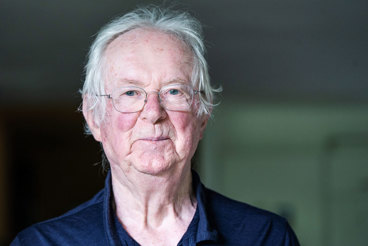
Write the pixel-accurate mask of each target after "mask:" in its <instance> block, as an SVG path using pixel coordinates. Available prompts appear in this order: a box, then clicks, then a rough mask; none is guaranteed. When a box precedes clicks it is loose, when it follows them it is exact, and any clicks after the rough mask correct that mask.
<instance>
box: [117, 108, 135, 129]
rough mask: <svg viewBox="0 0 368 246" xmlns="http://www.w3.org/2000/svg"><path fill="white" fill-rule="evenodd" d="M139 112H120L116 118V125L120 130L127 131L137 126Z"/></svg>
mask: <svg viewBox="0 0 368 246" xmlns="http://www.w3.org/2000/svg"><path fill="white" fill-rule="evenodd" d="M137 118H138V117H137V113H130V114H122V113H120V114H119V115H118V117H117V119H116V126H117V128H118V130H119V131H122V132H127V131H129V130H130V129H132V128H133V127H134V126H135V123H136V122H137Z"/></svg>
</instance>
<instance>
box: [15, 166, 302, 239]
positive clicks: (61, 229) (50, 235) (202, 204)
mask: <svg viewBox="0 0 368 246" xmlns="http://www.w3.org/2000/svg"><path fill="white" fill-rule="evenodd" d="M192 173H193V175H192V176H193V189H194V192H195V194H196V198H197V209H196V212H195V214H194V217H193V219H192V221H191V223H190V225H189V226H188V229H187V231H186V232H185V233H184V235H183V237H182V238H181V240H180V241H179V243H178V245H180V246H192V245H244V246H298V245H299V243H298V240H297V238H296V236H295V234H294V232H293V230H292V229H291V228H290V226H289V225H288V223H287V222H286V220H285V219H283V218H282V217H280V216H278V215H275V214H273V213H270V212H267V211H265V210H262V209H258V208H255V207H253V206H250V205H248V204H245V203H241V202H237V201H234V200H231V199H229V198H227V197H224V196H222V195H220V194H218V193H216V192H214V191H212V190H210V189H207V188H206V187H204V185H203V184H202V183H201V182H200V180H199V176H198V175H197V174H196V173H195V172H194V171H193V172H192ZM112 199H113V195H112V189H111V174H110V173H108V175H107V177H106V183H105V188H104V189H103V190H102V191H100V192H99V193H98V194H96V195H95V196H94V197H93V198H92V199H91V200H89V201H87V202H86V203H83V204H82V205H80V206H78V207H77V208H75V209H73V210H71V211H69V212H67V213H65V214H64V215H62V216H60V217H57V218H54V219H51V220H47V221H44V222H40V223H38V224H35V225H32V226H31V227H29V228H27V229H25V230H24V231H22V232H20V233H19V234H18V235H17V237H16V238H15V239H14V241H13V242H12V243H11V246H18V245H24V246H28V245H32V246H34V245H40V246H46V245H63V246H66V245H68V246H74V245H75V246H76V245H78V246H80V245H88V246H90V245H96V246H97V245H99V246H101V245H110V246H120V245H124V246H133V245H134V246H137V245H139V244H138V243H137V242H136V241H135V240H134V239H133V238H132V237H130V236H129V234H128V233H127V232H126V231H125V230H124V228H123V227H122V225H121V224H120V222H119V220H118V218H117V216H116V214H115V212H114V210H113V209H112Z"/></svg>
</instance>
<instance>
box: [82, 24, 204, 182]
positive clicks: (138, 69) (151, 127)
mask: <svg viewBox="0 0 368 246" xmlns="http://www.w3.org/2000/svg"><path fill="white" fill-rule="evenodd" d="M192 67H193V62H192V53H191V51H190V50H189V49H188V48H187V47H185V46H184V45H183V43H182V42H180V41H179V40H178V39H176V38H174V37H173V36H170V35H167V34H164V33H161V32H157V31H152V30H144V29H134V30H132V31H129V32H127V33H125V34H123V35H121V36H119V37H118V38H116V39H115V40H114V41H112V42H111V43H110V44H109V45H108V47H107V49H106V51H105V60H104V75H103V77H104V81H105V91H106V94H110V93H112V92H113V91H114V90H115V89H116V88H119V87H121V86H130V85H134V86H138V87H141V88H143V89H144V90H146V91H147V92H148V98H147V103H146V104H145V106H144V108H143V109H142V111H140V112H136V113H120V112H118V111H116V110H115V109H114V108H113V105H112V102H111V100H109V101H108V102H107V109H106V115H105V120H104V121H103V122H102V123H101V124H100V126H99V127H91V124H89V126H90V128H92V133H93V135H94V137H95V138H96V140H98V141H100V142H102V144H103V148H104V151H105V154H106V156H107V158H108V160H109V162H110V165H111V168H112V169H114V168H116V167H120V168H122V169H123V170H124V172H130V171H133V169H134V170H135V171H138V172H142V173H146V174H151V175H159V174H161V173H163V172H165V171H169V170H171V171H173V170H182V169H183V168H185V167H188V166H189V165H190V159H191V158H192V156H193V154H194V152H195V149H196V148H197V144H198V142H199V140H200V138H201V137H202V133H203V130H204V128H205V125H206V121H207V117H199V118H198V117H197V116H196V106H194V107H192V109H193V110H192V111H191V112H179V111H168V110H165V109H164V108H162V107H161V105H160V103H159V98H158V95H157V93H150V92H152V91H155V92H157V91H159V90H160V89H161V87H163V86H165V85H168V84H174V83H175V84H177V83H183V84H188V85H190V84H191V82H190V78H191V74H192ZM194 105H195V104H194ZM87 120H88V119H87ZM88 123H90V122H88Z"/></svg>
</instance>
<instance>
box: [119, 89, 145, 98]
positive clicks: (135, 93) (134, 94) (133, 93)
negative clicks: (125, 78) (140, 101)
mask: <svg viewBox="0 0 368 246" xmlns="http://www.w3.org/2000/svg"><path fill="white" fill-rule="evenodd" d="M141 94H142V93H141V92H140V91H139V90H128V91H124V92H123V93H122V94H121V96H127V97H137V96H140V95H141Z"/></svg>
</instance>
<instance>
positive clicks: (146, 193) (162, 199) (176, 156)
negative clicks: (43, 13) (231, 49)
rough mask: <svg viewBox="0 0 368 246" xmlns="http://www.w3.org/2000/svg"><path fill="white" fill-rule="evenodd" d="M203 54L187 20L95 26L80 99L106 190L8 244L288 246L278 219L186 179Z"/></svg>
mask: <svg viewBox="0 0 368 246" xmlns="http://www.w3.org/2000/svg"><path fill="white" fill-rule="evenodd" d="M203 54H204V45H203V41H202V38H201V26H200V24H199V23H198V22H197V21H196V20H195V19H193V18H192V17H191V16H190V15H188V14H187V13H183V12H180V13H179V12H175V11H170V10H161V9H159V8H143V9H137V10H135V11H133V12H131V13H128V14H126V15H124V16H122V17H121V18H118V19H116V20H114V21H113V22H111V23H110V24H108V25H107V26H105V27H104V28H103V29H102V30H101V31H100V33H99V35H98V36H97V38H96V40H95V41H94V43H93V45H92V47H91V50H90V53H89V60H88V64H87V66H86V80H85V84H84V87H83V91H82V94H83V114H84V117H85V119H86V122H87V125H88V129H89V132H90V133H91V134H92V135H93V136H94V138H95V139H96V141H98V142H100V143H101V144H102V146H103V150H104V153H105V155H106V158H107V160H108V165H109V170H110V171H109V172H108V175H107V178H106V186H105V188H104V189H103V190H102V191H101V192H99V193H98V194H97V195H96V196H95V197H94V198H92V199H91V200H90V201H88V202H86V203H84V204H82V205H80V206H79V207H77V208H75V209H73V210H71V211H69V212H67V213H66V214H64V215H62V216H60V217H57V218H54V219H51V220H48V221H45V222H41V223H38V224H36V225H33V226H31V227H30V228H28V229H26V230H24V231H23V232H21V233H19V235H18V236H17V237H16V238H15V240H14V241H13V243H12V245H14V246H15V245H249V246H256V245H270V246H271V245H272V246H275V245H298V242H297V239H296V237H295V235H294V233H293V231H292V230H291V228H290V227H289V225H288V224H287V222H286V221H285V220H284V219H283V218H281V217H279V216H277V215H274V214H272V213H269V212H266V211H263V210H261V209H257V208H254V207H252V206H249V205H247V204H244V203H240V202H236V201H233V200H230V199H228V198H226V197H224V196H222V195H219V194H217V193H215V192H214V191H211V190H209V189H207V188H205V187H204V186H203V185H202V184H201V182H200V180H199V177H198V175H197V174H196V173H194V172H193V171H192V170H191V158H192V157H193V155H194V152H195V150H196V148H197V145H198V142H199V141H200V139H201V138H202V135H203V131H204V129H205V127H206V123H207V120H208V118H209V115H210V113H211V107H212V106H213V104H212V101H213V93H214V92H215V90H214V89H213V88H212V87H211V86H210V83H209V76H208V72H207V64H206V61H205V59H204V57H203Z"/></svg>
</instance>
